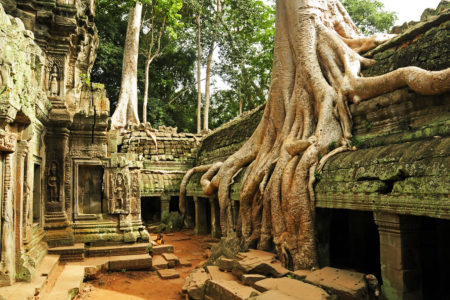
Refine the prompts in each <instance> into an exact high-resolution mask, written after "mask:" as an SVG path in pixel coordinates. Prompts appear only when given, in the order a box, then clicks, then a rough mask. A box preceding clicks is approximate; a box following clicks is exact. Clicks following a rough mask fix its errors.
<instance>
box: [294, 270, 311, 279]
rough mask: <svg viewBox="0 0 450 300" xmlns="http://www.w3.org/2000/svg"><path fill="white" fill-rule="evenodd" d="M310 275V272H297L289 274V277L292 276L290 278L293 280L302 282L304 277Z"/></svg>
mask: <svg viewBox="0 0 450 300" xmlns="http://www.w3.org/2000/svg"><path fill="white" fill-rule="evenodd" d="M311 273H312V271H311V270H297V271H293V272H289V275H290V276H292V278H294V279H297V280H303V279H305V278H306V276H308V275H309V274H311Z"/></svg>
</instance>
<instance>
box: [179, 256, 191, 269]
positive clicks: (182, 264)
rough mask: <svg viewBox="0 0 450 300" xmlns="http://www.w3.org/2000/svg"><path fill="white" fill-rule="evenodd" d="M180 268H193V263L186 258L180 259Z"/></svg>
mask: <svg viewBox="0 0 450 300" xmlns="http://www.w3.org/2000/svg"><path fill="white" fill-rule="evenodd" d="M180 267H182V268H183V267H192V263H191V262H190V261H188V260H187V259H185V258H180Z"/></svg>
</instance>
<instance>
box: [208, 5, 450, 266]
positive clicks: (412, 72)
mask: <svg viewBox="0 0 450 300" xmlns="http://www.w3.org/2000/svg"><path fill="white" fill-rule="evenodd" d="M349 40H353V41H358V42H357V43H351V42H350V41H349ZM374 40H375V39H374V38H365V37H362V36H361V34H360V33H359V31H358V29H357V28H356V26H355V25H354V24H353V22H352V21H351V19H350V17H349V16H348V13H347V11H346V10H345V9H344V7H343V6H342V4H341V3H340V2H339V1H338V0H278V1H277V16H276V35H275V45H274V65H273V73H272V83H271V88H270V92H269V99H268V101H267V104H266V108H265V111H264V115H263V117H262V119H261V122H260V123H259V125H258V127H257V128H256V130H255V132H254V133H253V135H252V136H251V137H250V139H249V140H248V141H247V142H246V143H245V144H244V145H243V146H242V147H241V149H239V150H238V151H237V152H236V153H234V154H233V155H231V156H230V157H228V159H227V160H225V161H224V163H223V164H222V165H221V166H220V168H218V171H217V173H216V172H212V170H214V171H215V170H216V169H217V168H216V169H213V167H211V168H210V169H209V170H208V172H206V173H205V174H204V175H203V177H202V179H201V181H200V182H201V184H202V188H203V191H204V192H205V193H208V194H210V193H213V192H215V191H217V192H218V198H219V206H220V226H221V229H222V233H223V234H224V235H227V234H229V233H232V232H233V231H234V230H235V229H234V226H233V222H232V214H231V204H230V185H231V183H232V181H233V178H234V176H235V175H236V173H237V172H239V170H240V169H242V168H243V167H246V170H245V173H244V175H243V180H242V184H241V191H240V206H239V219H238V225H237V227H236V231H237V234H238V236H240V238H241V239H242V241H243V243H244V244H246V245H247V246H249V247H257V248H259V249H263V250H271V249H273V248H275V250H276V252H277V253H278V256H279V257H280V259H281V260H282V262H283V264H284V265H285V266H287V267H288V268H290V269H310V268H312V267H317V265H318V261H317V247H316V241H315V229H314V223H315V198H314V189H313V184H314V181H315V174H316V172H320V170H321V168H322V166H323V165H324V164H325V162H326V160H327V159H329V158H330V157H331V156H332V155H334V154H336V153H338V152H342V151H345V150H348V149H349V139H350V138H351V137H352V134H351V127H352V120H351V114H350V109H349V107H348V102H349V101H353V102H355V103H358V102H359V101H361V100H364V99H369V98H373V97H376V96H379V95H381V94H384V93H387V92H391V91H394V90H396V89H399V88H402V87H405V86H408V87H409V88H410V89H411V90H413V91H415V92H416V93H419V94H440V93H444V92H449V91H450V68H449V69H446V70H443V71H437V72H429V71H425V70H422V69H419V68H416V67H406V68H401V69H398V70H395V71H393V72H391V73H388V74H385V75H382V76H377V77H371V78H364V77H360V76H359V75H360V70H361V66H369V65H371V64H373V62H374V61H372V60H368V59H365V58H363V57H361V56H360V55H359V54H358V53H357V52H356V51H355V49H356V50H357V51H362V50H361V49H362V48H361V45H371V46H368V48H366V49H364V50H368V49H369V48H370V47H373V46H375V45H376V44H375V43H373V42H374ZM360 42H361V43H360ZM371 42H372V44H371ZM332 143H338V144H339V145H340V147H339V148H337V149H335V150H333V151H332V152H330V153H328V152H329V146H330V144H332ZM210 171H211V172H210Z"/></svg>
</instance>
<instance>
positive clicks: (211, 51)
mask: <svg viewBox="0 0 450 300" xmlns="http://www.w3.org/2000/svg"><path fill="white" fill-rule="evenodd" d="M216 5H217V8H216V26H219V23H220V13H221V12H222V0H217V4H216ZM216 37H217V28H216V32H214V35H213V38H212V41H211V45H210V47H209V52H208V59H207V61H206V82H205V108H204V110H203V129H205V130H209V106H210V103H211V65H212V59H213V54H214V48H215V44H216Z"/></svg>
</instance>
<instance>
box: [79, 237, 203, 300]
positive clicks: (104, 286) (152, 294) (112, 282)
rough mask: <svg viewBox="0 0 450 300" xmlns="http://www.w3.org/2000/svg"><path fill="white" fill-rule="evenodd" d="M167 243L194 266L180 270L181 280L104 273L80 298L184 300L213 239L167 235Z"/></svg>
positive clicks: (144, 274) (142, 273)
mask: <svg viewBox="0 0 450 300" xmlns="http://www.w3.org/2000/svg"><path fill="white" fill-rule="evenodd" d="M163 237H164V242H165V243H166V244H171V245H173V246H174V250H175V252H174V253H175V255H176V256H178V258H180V259H184V260H187V261H189V262H191V263H192V266H191V267H178V268H177V269H176V270H177V271H178V272H179V273H180V278H177V279H170V280H162V279H160V278H159V276H158V274H156V272H154V271H126V272H124V273H122V272H112V273H105V274H102V275H101V276H100V277H99V278H97V279H96V280H94V281H90V282H86V283H84V284H83V286H82V288H81V291H80V295H79V296H78V297H77V298H76V299H80V300H81V299H83V300H84V299H90V300H113V299H114V300H142V299H154V300H163V299H170V300H182V299H185V296H184V295H183V294H182V293H181V287H182V286H183V283H184V280H185V278H186V276H187V275H188V274H189V273H190V271H191V270H192V269H194V268H195V267H196V266H198V265H199V264H203V263H204V262H205V261H206V258H207V255H208V253H209V251H208V250H207V248H208V244H210V242H211V238H210V237H209V236H195V235H193V232H192V231H182V232H176V233H173V234H167V235H166V234H164V235H163Z"/></svg>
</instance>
